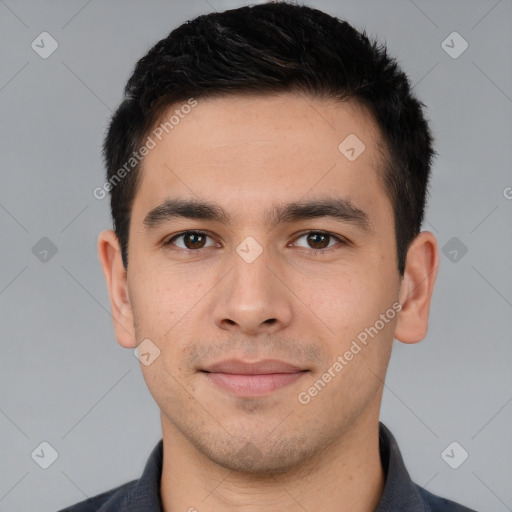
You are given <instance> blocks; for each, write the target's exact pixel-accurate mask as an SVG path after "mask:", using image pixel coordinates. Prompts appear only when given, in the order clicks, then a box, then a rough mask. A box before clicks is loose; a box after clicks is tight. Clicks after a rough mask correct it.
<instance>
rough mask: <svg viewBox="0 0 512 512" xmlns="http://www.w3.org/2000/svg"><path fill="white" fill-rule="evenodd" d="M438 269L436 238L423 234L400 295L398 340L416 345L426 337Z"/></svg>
mask: <svg viewBox="0 0 512 512" xmlns="http://www.w3.org/2000/svg"><path fill="white" fill-rule="evenodd" d="M438 266H439V253H438V249H437V241H436V238H435V236H434V235H433V234H432V233H430V232H429V231H422V232H421V233H420V234H419V235H418V236H417V237H416V238H415V239H414V240H413V241H412V243H411V245H410V247H409V250H408V252H407V261H406V265H405V272H404V276H403V279H402V284H401V287H400V294H399V300H400V303H401V304H402V310H401V311H400V313H399V315H398V320H397V324H396V328H395V333H394V337H395V338H396V339H397V340H399V341H401V342H403V343H417V342H418V341H421V340H422V339H423V338H424V337H425V336H426V334H427V331H428V318H429V313H430V302H431V299H432V293H433V291H434V284H435V281H436V277H437V269H438Z"/></svg>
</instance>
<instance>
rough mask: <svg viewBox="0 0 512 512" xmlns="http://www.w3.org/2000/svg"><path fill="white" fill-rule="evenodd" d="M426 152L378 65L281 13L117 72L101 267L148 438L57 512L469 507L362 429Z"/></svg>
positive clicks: (416, 120)
mask: <svg viewBox="0 0 512 512" xmlns="http://www.w3.org/2000/svg"><path fill="white" fill-rule="evenodd" d="M434 154H435V152H434V150H433V148H432V135H431V133H430V130H429V127H428V124H427V122H426V120H425V118H424V116H423V112H422V104H421V103H420V102H419V101H418V100H417V99H416V98H414V97H413V95H412V93H411V90H410V85H409V82H408V79H407V77H406V75H405V74H404V73H403V72H402V71H401V70H400V68H399V67H398V65H397V63H396V62H395V61H394V60H393V59H391V58H390V57H389V56H388V55H387V53H386V50H385V48H383V47H379V46H378V45H377V43H375V42H371V41H369V40H368V38H367V37H366V35H365V34H364V33H363V34H361V33H359V32H357V31H356V30H355V29H354V28H352V27H351V26H350V25H349V24H347V23H346V22H342V21H340V20H337V19H336V18H332V17H330V16H328V15H327V14H324V13H322V12H320V11H318V10H314V9H311V8H308V7H305V6H297V5H291V4H286V3H273V4H264V5H258V6H253V7H243V8H240V9H234V10H230V11H226V12H224V13H214V14H210V15H207V16H200V17H198V18H196V19H194V20H192V21H189V22H187V23H185V24H184V25H182V26H180V27H179V28H177V29H176V30H174V31H173V32H171V34H170V35H169V36H168V37H167V38H165V39H163V40H162V41H160V42H159V43H157V44H156V45H155V46H154V47H153V48H152V49H151V50H150V51H149V52H148V54H147V55H146V56H145V57H144V58H142V59H141V60H140V61H139V62H138V63H137V66H136V68H135V71H134V73H133V75H132V77H131V78H130V79H129V81H128V83H127V86H126V89H125V100H124V101H123V103H122V104H121V106H120V107H119V109H118V110H117V112H116V113H115V114H114V116H113V119H112V121H111V124H110V127H109V130H108V134H107V137H106V140H105V144H104V156H105V161H106V166H107V182H106V183H105V186H104V187H103V188H102V189H99V190H97V191H96V193H98V194H101V193H105V192H106V191H109V192H110V194H111V207H112V216H113V220H114V228H115V231H112V230H108V231H104V232H103V233H101V235H100V237H99V242H98V248H99V257H100V260H101V264H102V267H103V271H104V273H105V277H106V281H107V285H108V289H109V293H110V300H111V308H112V316H113V319H114V327H115V332H116V337H117V340H118V342H119V343H120V345H122V346H123V347H126V348H129V349H132V350H133V349H135V348H137V353H138V356H139V358H140V361H141V369H142V372H143V375H144V378H145V381H146V383H147V385H148V388H149V390H150V392H151V394H152V396H153V397H154V399H155V401H156V402H157V404H158V406H159V407H160V410H161V424H162V434H163V439H162V441H160V443H159V444H158V445H157V446H156V447H155V449H154V451H153V453H152V454H151V456H150V459H149V461H148V463H147V465H146V468H145V470H144V473H143V475H142V477H141V479H140V480H136V481H133V482H130V483H128V484H125V485H123V486H121V487H118V488H116V489H113V490H111V491H108V492H106V493H104V494H101V495H99V496H96V497H93V498H90V499H88V500H86V501H84V502H82V503H80V504H77V505H75V506H73V507H70V508H68V509H66V510H69V511H71V510H72V511H77V512H78V511H93V510H94V511H101V512H107V511H118V510H119V511H121V510H122V511H142V510H144V511H148V512H153V511H160V510H162V511H165V512H177V511H189V512H193V511H199V512H203V511H208V512H217V511H247V512H249V511H250V512H259V511H265V512H277V511H283V510H286V511H304V510H307V511H310V512H313V511H318V510H321V511H323V512H349V511H350V512H371V511H379V512H384V511H393V512H395V511H407V512H415V511H467V510H469V509H468V508H465V507H463V506H461V505H457V504H456V503H454V502H451V501H448V500H446V499H444V498H440V497H436V496H434V495H433V494H431V493H429V492H428V491H426V490H424V489H422V488H420V487H419V486H417V485H416V484H414V483H413V482H412V481H411V479H410V477H409V475H408V473H407V470H406V468H405V466H404V464H403V461H402V458H401V455H400V452H399V449H398V446H397V444H396V441H395V439H394V438H393V436H392V434H391V432H390V431H389V430H388V429H387V428H386V427H385V426H384V425H383V424H382V423H379V410H380V404H381V398H382V392H383V386H384V378H385V373H386V368H387V365H388V362H389V358H390V354H391V348H392V343H393V339H394V338H396V339H397V340H399V341H401V342H403V343H416V342H418V341H420V340H422V339H423V338H424V337H425V335H426V332H427V326H428V316H429V307H430V301H431V297H432V291H433V287H434V282H435V278H436V273H437V267H438V251H437V243H436V239H435V237H434V236H433V235H432V234H431V233H430V232H427V231H423V232H420V227H421V223H422V220H423V215H424V208H425V197H426V191H427V187H428V180H429V175H430V167H431V163H432V159H433V156H434Z"/></svg>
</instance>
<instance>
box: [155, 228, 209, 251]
mask: <svg viewBox="0 0 512 512" xmlns="http://www.w3.org/2000/svg"><path fill="white" fill-rule="evenodd" d="M208 238H209V237H208V235H207V234H206V233H204V232H202V231H185V232H183V233H180V234H178V235H176V236H173V237H172V238H171V239H170V240H169V241H168V242H166V243H165V245H175V246H176V247H178V248H180V249H184V250H187V249H188V250H191V251H193V250H198V249H204V248H205V247H211V246H212V245H215V243H211V244H210V245H209V246H207V245H205V244H206V242H207V239H208ZM178 241H179V243H177V242H178Z"/></svg>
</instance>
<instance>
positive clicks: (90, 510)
mask: <svg viewBox="0 0 512 512" xmlns="http://www.w3.org/2000/svg"><path fill="white" fill-rule="evenodd" d="M137 482H138V480H132V481H131V482H128V483H126V484H123V485H120V486H119V487H115V488H114V489H111V490H110V491H106V492H102V493H101V494H98V495H96V496H93V497H91V498H87V499H86V500H84V501H80V502H79V503H75V504H74V505H71V506H70V507H66V508H63V509H62V510H59V511H58V512H103V511H104V510H105V511H107V510H111V507H115V506H119V505H121V504H122V503H123V501H124V499H125V497H126V496H127V495H128V494H129V493H130V491H132V490H133V488H134V487H135V486H136V484H137Z"/></svg>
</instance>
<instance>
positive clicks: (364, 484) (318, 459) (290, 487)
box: [161, 413, 385, 512]
mask: <svg viewBox="0 0 512 512" xmlns="http://www.w3.org/2000/svg"><path fill="white" fill-rule="evenodd" d="M162 431H163V445H164V457H163V469H162V479H161V497H162V505H163V510H164V512H180V511H188V512H202V511H204V510H208V512H221V511H222V512H231V511H243V512H263V511H265V512H280V511H282V510H289V511H291V512H295V511H297V512H299V511H300V512H304V510H322V511H323V512H349V511H350V512H372V511H374V510H375V508H376V507H377V505H378V503H379V499H380V496H381V494H382V490H383V487H384V480H385V477H384V472H383V469H382V465H381V460H380V453H379V426H378V415H377V417H375V415H372V416H371V417H366V418H365V417H364V413H363V415H361V416H360V417H359V418H358V420H356V421H355V422H354V423H353V424H352V425H351V426H350V427H349V428H347V430H346V431H345V432H344V433H343V435H342V436H340V438H339V439H337V440H336V442H334V443H332V444H331V445H330V446H328V447H326V448H325V449H324V450H323V451H322V452H321V453H317V454H316V455H315V456H314V457H313V458H310V459H309V460H306V461H303V463H302V464H301V465H300V466H299V467H297V468H295V469H293V470H292V471H289V472H287V473H283V474H279V475H264V476H255V475H251V474H247V473H240V472H236V471H232V470H230V469H227V468H224V467H221V466H219V465H218V464H216V463H215V462H213V461H212V460H211V459H209V458H207V457H206V456H205V455H203V454H202V453H201V452H200V451H199V450H197V449H196V448H195V447H194V446H193V445H192V444H190V442H189V441H188V439H186V438H185V437H184V436H183V435H182V434H181V433H180V432H179V431H177V430H176V429H175V428H174V426H173V425H172V424H170V422H169V421H168V420H167V419H166V418H165V417H164V416H163V415H162Z"/></svg>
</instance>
